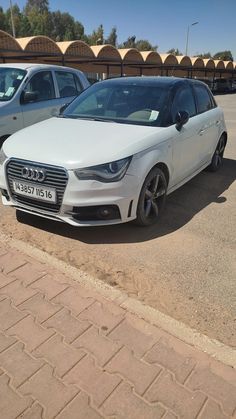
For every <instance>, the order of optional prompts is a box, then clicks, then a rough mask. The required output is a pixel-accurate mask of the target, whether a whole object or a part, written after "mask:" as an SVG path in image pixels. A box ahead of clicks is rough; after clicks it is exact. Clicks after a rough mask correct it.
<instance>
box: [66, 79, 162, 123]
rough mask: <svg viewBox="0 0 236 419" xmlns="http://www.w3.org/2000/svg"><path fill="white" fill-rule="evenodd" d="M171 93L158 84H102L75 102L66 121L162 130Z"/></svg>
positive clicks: (96, 85)
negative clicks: (96, 122)
mask: <svg viewBox="0 0 236 419" xmlns="http://www.w3.org/2000/svg"><path fill="white" fill-rule="evenodd" d="M167 92H168V89H166V88H164V87H163V86H160V85H158V84H157V83H152V84H149V83H143V84H142V83H140V82H139V83H135V82H132V83H131V82H130V84H129V83H128V82H126V83H122V82H121V83H119V82H114V83H112V82H111V81H109V82H101V83H97V84H95V85H93V86H91V87H90V88H89V89H87V90H86V91H84V92H83V93H82V94H81V95H80V96H79V97H78V98H77V99H75V100H74V101H73V102H72V103H71V104H70V105H69V106H68V107H67V108H66V110H65V112H64V114H63V117H66V118H76V119H77V118H78V119H79V118H81V119H93V120H96V121H111V122H119V123H126V124H127V123H128V124H136V125H146V126H160V124H161V113H163V104H164V103H165V101H166V97H167Z"/></svg>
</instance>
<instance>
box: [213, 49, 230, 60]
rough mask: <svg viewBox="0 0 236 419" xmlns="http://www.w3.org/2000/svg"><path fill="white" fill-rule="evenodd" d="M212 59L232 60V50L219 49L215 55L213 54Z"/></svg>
mask: <svg viewBox="0 0 236 419" xmlns="http://www.w3.org/2000/svg"><path fill="white" fill-rule="evenodd" d="M213 58H214V60H223V61H234V58H233V55H232V52H231V51H229V50H227V51H219V52H217V53H216V54H215V55H213Z"/></svg>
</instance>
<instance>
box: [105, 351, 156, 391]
mask: <svg viewBox="0 0 236 419" xmlns="http://www.w3.org/2000/svg"><path fill="white" fill-rule="evenodd" d="M106 370H107V371H109V372H112V373H116V372H117V373H119V374H121V375H122V376H123V377H125V378H126V379H127V380H129V381H130V382H131V383H133V385H134V388H135V391H136V392H137V393H139V394H141V395H142V394H143V393H144V392H145V390H146V389H147V388H148V387H149V386H150V384H151V383H152V382H153V381H154V379H155V378H156V377H157V375H158V374H159V373H160V371H161V368H160V367H157V366H154V365H148V364H146V363H145V362H143V361H141V360H139V359H137V358H136V357H135V356H134V355H133V354H132V352H131V351H130V350H128V349H127V348H122V349H121V350H120V351H119V352H118V353H117V354H116V355H115V356H114V357H113V358H112V359H111V361H110V362H109V363H108V364H107V365H106Z"/></svg>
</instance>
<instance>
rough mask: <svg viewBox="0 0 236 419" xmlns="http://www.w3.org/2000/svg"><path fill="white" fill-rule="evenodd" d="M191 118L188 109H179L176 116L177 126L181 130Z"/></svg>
mask: <svg viewBox="0 0 236 419" xmlns="http://www.w3.org/2000/svg"><path fill="white" fill-rule="evenodd" d="M188 120H189V113H188V112H187V111H179V112H177V114H176V117H175V124H176V125H175V127H176V129H177V130H178V131H180V130H181V128H182V126H183V125H184V124H187V122H188Z"/></svg>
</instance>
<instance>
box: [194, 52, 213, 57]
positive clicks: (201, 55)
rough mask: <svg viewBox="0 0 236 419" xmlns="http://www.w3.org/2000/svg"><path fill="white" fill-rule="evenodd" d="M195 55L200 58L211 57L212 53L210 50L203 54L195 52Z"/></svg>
mask: <svg viewBox="0 0 236 419" xmlns="http://www.w3.org/2000/svg"><path fill="white" fill-rule="evenodd" d="M195 57H200V58H212V55H211V53H210V52H204V53H203V54H197V55H195Z"/></svg>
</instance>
